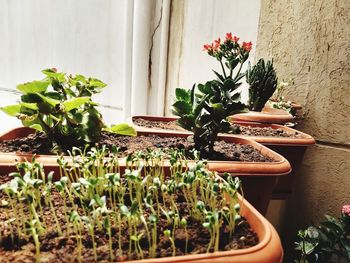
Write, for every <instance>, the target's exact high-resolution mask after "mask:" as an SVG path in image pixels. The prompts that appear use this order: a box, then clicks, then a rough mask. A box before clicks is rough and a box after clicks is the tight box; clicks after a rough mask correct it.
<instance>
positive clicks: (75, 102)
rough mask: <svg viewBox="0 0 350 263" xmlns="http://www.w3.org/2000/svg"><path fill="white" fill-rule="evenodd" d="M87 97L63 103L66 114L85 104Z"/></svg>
mask: <svg viewBox="0 0 350 263" xmlns="http://www.w3.org/2000/svg"><path fill="white" fill-rule="evenodd" d="M89 100H90V98H89V97H79V98H74V99H71V100H68V101H65V102H63V106H64V109H65V111H66V112H68V111H71V110H73V109H76V108H79V107H80V106H81V105H83V104H85V103H86V102H87V101H89Z"/></svg>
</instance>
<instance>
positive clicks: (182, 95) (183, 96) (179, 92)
mask: <svg viewBox="0 0 350 263" xmlns="http://www.w3.org/2000/svg"><path fill="white" fill-rule="evenodd" d="M175 95H176V99H178V100H180V101H186V102H189V101H190V98H191V97H190V93H189V92H188V91H187V90H185V89H182V88H177V89H176V90H175Z"/></svg>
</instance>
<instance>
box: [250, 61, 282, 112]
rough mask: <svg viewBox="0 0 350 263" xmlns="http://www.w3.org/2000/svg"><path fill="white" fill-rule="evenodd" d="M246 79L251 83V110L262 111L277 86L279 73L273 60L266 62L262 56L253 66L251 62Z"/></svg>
mask: <svg viewBox="0 0 350 263" xmlns="http://www.w3.org/2000/svg"><path fill="white" fill-rule="evenodd" d="M246 81H247V83H248V84H249V100H248V107H249V110H251V111H262V109H263V108H264V106H265V104H266V102H267V101H268V100H269V99H270V98H271V96H272V95H273V93H274V92H275V90H276V88H277V74H276V71H275V69H274V67H273V62H272V61H269V60H268V61H266V62H265V60H264V59H262V58H261V59H259V61H258V63H256V65H254V66H253V67H251V66H250V63H249V65H248V69H247V74H246Z"/></svg>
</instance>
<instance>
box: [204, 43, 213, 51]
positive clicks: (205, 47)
mask: <svg viewBox="0 0 350 263" xmlns="http://www.w3.org/2000/svg"><path fill="white" fill-rule="evenodd" d="M210 49H212V46H211V45H209V44H205V45H204V46H203V51H209V50H210Z"/></svg>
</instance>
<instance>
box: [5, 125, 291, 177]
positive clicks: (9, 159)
mask: <svg viewBox="0 0 350 263" xmlns="http://www.w3.org/2000/svg"><path fill="white" fill-rule="evenodd" d="M32 132H33V130H32V129H28V128H16V129H13V130H11V131H9V132H8V133H5V134H3V135H2V136H0V141H2V140H7V139H11V138H15V137H18V134H20V137H24V136H27V135H28V134H30V133H32ZM138 133H139V134H140V135H147V134H150V132H142V131H140V132H138ZM152 134H155V135H159V136H163V137H165V136H182V137H186V136H187V134H176V133H173V134H172V133H164V132H152ZM219 138H221V139H223V140H225V141H226V142H234V143H243V144H250V145H252V146H253V147H254V148H256V149H258V150H259V151H260V152H261V153H262V154H264V155H267V156H269V157H271V158H273V159H274V160H276V161H275V162H238V161H208V167H209V169H210V170H212V171H217V172H218V173H225V172H228V173H231V174H232V175H244V176H281V175H287V174H289V173H290V172H291V166H290V164H289V162H288V161H287V160H286V159H285V158H284V157H282V156H281V155H280V154H277V153H275V152H274V151H272V150H270V149H268V148H267V147H265V146H263V145H261V144H259V143H257V142H255V141H252V140H249V139H246V138H241V137H234V136H219ZM32 156H33V155H32V154H25V153H0V167H2V168H9V167H11V166H14V162H16V161H26V160H30V159H31V158H32ZM56 158H57V156H56V155H36V160H37V161H39V162H42V163H44V165H46V166H48V167H50V168H52V167H56V168H57V167H58V164H57V162H56ZM66 158H69V157H68V156H67V157H66Z"/></svg>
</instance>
